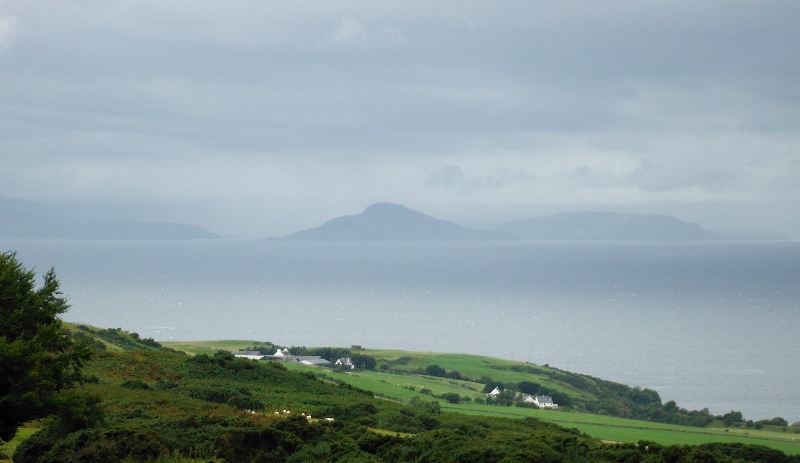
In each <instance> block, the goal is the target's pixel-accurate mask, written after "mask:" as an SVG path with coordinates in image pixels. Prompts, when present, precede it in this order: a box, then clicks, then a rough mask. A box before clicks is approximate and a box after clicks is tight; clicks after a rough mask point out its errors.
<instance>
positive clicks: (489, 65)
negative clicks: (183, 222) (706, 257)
mask: <svg viewBox="0 0 800 463" xmlns="http://www.w3.org/2000/svg"><path fill="white" fill-rule="evenodd" d="M798 23H800V4H798V3H797V2H792V1H776V2H751V1H726V2H721V1H719V2H718V1H711V2H700V3H698V2H689V1H678V2H646V3H643V2H632V1H612V2H602V3H592V2H581V1H564V2H558V3H552V4H547V3H538V2H524V1H510V2H502V3H486V2H401V3H392V4H381V3H369V2H355V1H354V2H336V3H330V2H308V3H296V2H291V3H285V4H268V5H264V4H259V3H250V2H248V3H244V2H242V3H232V4H231V3H229V2H217V1H206V2H189V1H173V2H156V1H136V2H133V1H119V2H95V1H77V0H76V1H64V2H58V3H51V2H44V1H38V0H25V1H21V0H11V1H9V0H7V1H5V2H4V3H2V4H0V85H2V92H0V152H2V157H3V163H2V166H0V196H13V197H19V198H25V199H35V200H59V201H114V202H118V203H131V202H137V201H152V202H162V203H171V204H172V203H174V204H173V205H172V206H171V207H170V208H167V209H169V210H176V209H180V206H177V205H175V204H183V203H182V202H187V201H188V202H191V203H192V204H201V203H202V202H203V201H207V202H208V204H215V206H214V207H213V208H212V207H211V206H209V207H208V208H207V210H208V211H210V210H212V209H214V208H217V209H224V212H217V213H216V216H214V214H212V213H210V212H209V215H208V216H203V214H201V213H189V212H187V213H186V214H185V216H186V217H189V218H192V217H194V218H195V222H199V223H200V224H202V225H207V226H210V227H217V228H219V227H221V226H224V227H229V231H230V232H231V233H247V232H246V231H244V230H245V228H250V229H252V230H254V231H253V233H265V232H268V231H270V230H277V229H281V230H283V229H284V228H285V229H287V230H288V231H291V230H292V229H293V228H294V227H297V226H301V225H313V224H314V222H315V221H319V220H323V219H326V218H330V217H331V216H335V215H340V214H344V213H355V212H358V210H359V209H361V208H363V207H364V206H365V205H367V204H369V203H370V202H373V201H384V200H391V201H395V202H401V203H405V204H408V205H410V206H415V207H419V208H422V209H424V210H425V211H427V212H431V213H434V212H446V211H449V210H450V209H449V207H450V206H452V205H459V204H461V205H468V206H464V207H463V208H464V210H470V209H472V210H487V209H491V208H493V207H495V208H499V209H503V208H506V210H508V211H509V212H508V213H509V214H511V215H513V214H533V213H536V212H541V211H545V210H547V211H553V210H560V209H576V208H606V209H614V208H616V207H617V206H619V207H623V206H621V205H624V207H625V208H628V209H630V208H635V207H638V208H639V209H638V210H642V211H647V212H664V213H682V214H684V215H683V216H682V218H686V219H687V220H693V221H697V220H698V217H701V218H702V217H706V216H709V215H708V214H706V213H705V212H698V211H706V210H707V208H709V207H716V206H714V205H715V204H719V205H721V206H720V207H723V208H724V209H725V210H727V211H735V210H736V204H744V205H746V206H747V207H744V208H743V210H745V209H746V210H754V209H758V210H769V211H772V214H773V216H774V217H784V216H786V215H787V214H790V213H791V212H792V211H794V210H796V208H797V207H798V206H800V198H798V197H797V190H796V187H795V185H797V184H798V182H800V172H798V169H797V168H796V162H797V153H798V152H800V130H799V128H800V84H798V81H797V76H798V75H800V58H798V57H799V56H800V30H798V28H797V27H796V25H797V24H798ZM176 202H180V203H176ZM223 204H224V206H222V205H223ZM236 204H240V205H242V206H236ZM245 204H247V205H249V206H244V205H245ZM758 204H764V205H765V206H764V207H763V208H759V207H758V206H757V205H758ZM252 205H262V206H260V207H261V208H262V212H263V213H262V214H261V216H262V217H263V220H262V221H261V222H259V223H255V222H253V221H252V219H251V218H250V217H252V213H250V209H251V208H252ZM469 205H471V206H469ZM508 205H514V207H515V209H513V211H512V210H511V209H508V207H509V206H508ZM637 205H638V206H637ZM693 205H701V206H702V207H700V206H698V207H696V208H694V209H692V207H693ZM473 206H474V207H473ZM478 206H479V207H478ZM202 209H203V208H202V207H198V210H202ZM238 209H241V212H240V213H238V214H237V213H236V212H235V210H238ZM628 209H626V210H628ZM232 210H234V211H233V212H232ZM287 210H292V211H305V214H300V213H299V212H298V214H299V215H303V218H302V219H297V217H292V218H291V219H289V218H286V219H285V220H284V219H283V217H285V214H286V211H287ZM693 211H694V212H693ZM193 214H194V215H193ZM692 214H694V215H692ZM456 215H458V214H456ZM462 215H463V214H462ZM795 215H796V214H795ZM463 216H464V217H466V215H463ZM214 217H218V218H214ZM219 217H224V220H223V219H222V218H219ZM237 217H238V218H237ZM245 217H247V218H245ZM715 217H717V216H715ZM720 217H721V216H720ZM728 217H729V218H728V219H727V220H728V222H733V221H735V220H736V214H735V213H733V212H731V213H729V216H728ZM509 218H518V217H509ZM475 220H478V218H475ZM237 221H238V222H237ZM719 221H720V223H719V225H720V226H723V225H730V224H729V223H723V222H725V219H720V220H719ZM773 222H774V224H773V228H775V229H776V230H777V231H781V232H784V233H788V234H791V233H795V232H793V231H792V230H798V231H797V232H796V235H798V236H800V223H796V224H794V223H793V224H789V225H787V223H786V221H785V220H784V219H781V220H777V219H776V221H773ZM236 223H239V225H235V224H236ZM275 223H281V225H280V226H277V225H274V224H275ZM237 227H238V228H237ZM778 228H780V230H778ZM222 231H223V232H225V231H226V230H222Z"/></svg>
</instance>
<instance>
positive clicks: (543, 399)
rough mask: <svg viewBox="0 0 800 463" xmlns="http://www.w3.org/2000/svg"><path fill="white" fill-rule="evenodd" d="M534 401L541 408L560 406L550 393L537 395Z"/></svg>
mask: <svg viewBox="0 0 800 463" xmlns="http://www.w3.org/2000/svg"><path fill="white" fill-rule="evenodd" d="M533 403H534V404H536V406H537V407H539V408H558V405H556V404H554V403H553V398H552V397H550V396H549V395H537V396H536V397H534V398H533Z"/></svg>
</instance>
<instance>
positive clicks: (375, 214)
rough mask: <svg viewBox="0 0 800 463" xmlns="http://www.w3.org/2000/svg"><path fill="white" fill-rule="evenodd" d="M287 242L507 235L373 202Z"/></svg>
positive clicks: (486, 238)
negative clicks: (360, 209)
mask: <svg viewBox="0 0 800 463" xmlns="http://www.w3.org/2000/svg"><path fill="white" fill-rule="evenodd" d="M279 239H282V240H289V241H499V240H511V239H514V237H513V236H511V235H510V234H508V233H505V232H501V231H491V230H478V229H474V228H467V227H462V226H461V225H458V224H456V223H453V222H448V221H446V220H440V219H436V218H433V217H431V216H428V215H425V214H423V213H421V212H417V211H412V210H411V209H409V208H407V207H405V206H401V205H399V204H392V203H377V204H373V205H371V206H369V207H367V208H366V209H365V210H364V212H362V213H361V214H357V215H347V216H343V217H337V218H335V219H333V220H330V221H328V222H325V223H324V224H322V225H321V226H319V227H317V228H310V229H308V230H301V231H299V232H296V233H292V234H291V235H287V236H284V237H283V238H279Z"/></svg>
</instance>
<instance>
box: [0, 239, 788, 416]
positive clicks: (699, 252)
mask: <svg viewBox="0 0 800 463" xmlns="http://www.w3.org/2000/svg"><path fill="white" fill-rule="evenodd" d="M0 249H2V250H15V251H18V257H19V258H20V259H21V260H22V261H23V262H24V263H25V264H26V265H27V266H29V267H30V266H35V267H36V269H37V272H38V273H42V272H44V271H45V270H46V269H48V268H49V267H50V266H55V267H56V271H57V274H58V276H59V279H60V280H61V282H62V289H63V291H64V293H65V294H66V295H67V296H68V297H69V299H70V302H71V304H72V308H71V309H70V311H69V312H68V313H67V314H66V316H65V319H66V320H69V321H75V322H83V323H89V324H93V325H97V326H101V327H122V328H123V329H126V330H129V331H136V332H138V333H140V334H141V335H143V336H148V337H149V336H152V337H154V338H155V339H157V340H168V339H175V340H200V339H254V340H268V341H272V342H276V343H279V344H285V345H309V346H319V345H336V346H349V345H351V344H361V345H364V346H369V347H384V348H399V349H413V350H427V351H442V352H466V353H474V354H484V355H490V356H497V357H503V358H511V359H517V360H528V361H531V362H534V363H538V364H544V363H549V364H550V365H552V366H555V367H558V368H562V369H566V370H570V371H575V372H580V373H586V374H590V375H594V376H597V377H601V378H604V379H609V380H613V381H618V382H622V383H625V384H629V385H631V386H634V385H638V386H642V387H649V388H653V389H656V390H657V391H658V392H659V393H660V394H661V397H662V399H663V400H664V401H666V400H675V401H677V402H678V404H679V405H680V406H682V407H685V408H689V409H699V408H703V407H708V408H710V409H711V411H712V413H724V412H727V411H730V410H732V409H735V410H740V411H742V412H743V413H744V414H745V416H746V417H747V418H750V419H760V418H772V417H775V416H783V417H784V418H786V419H788V420H789V421H790V422H792V421H796V420H800V392H798V391H800V343H798V339H800V337H799V336H798V333H800V284H798V283H800V243H786V242H784V243H567V242H547V243H542V242H514V243H455V244H445V243H393V244H386V243H374V244H372V243H369V244H364V243H361V244H341V243H339V244H337V243H281V242H269V241H264V242H252V241H206V242H96V241H95V242H89V241H85V242H80V241H8V240H5V241H0Z"/></svg>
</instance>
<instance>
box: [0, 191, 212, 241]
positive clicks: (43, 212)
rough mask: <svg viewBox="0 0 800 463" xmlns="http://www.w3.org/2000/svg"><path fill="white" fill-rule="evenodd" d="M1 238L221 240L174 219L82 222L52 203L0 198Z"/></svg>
mask: <svg viewBox="0 0 800 463" xmlns="http://www.w3.org/2000/svg"><path fill="white" fill-rule="evenodd" d="M0 238H6V239H76V240H196V239H219V238H221V236H220V235H217V234H216V233H213V232H211V231H209V230H207V229H205V228H203V227H199V226H197V225H190V224H185V223H174V222H145V221H122V220H118V221H97V222H79V221H74V220H72V219H71V218H70V217H68V216H65V215H64V214H62V213H60V211H59V210H57V209H56V208H54V207H52V206H51V205H49V204H43V203H37V202H34V201H25V200H21V199H12V198H0Z"/></svg>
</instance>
